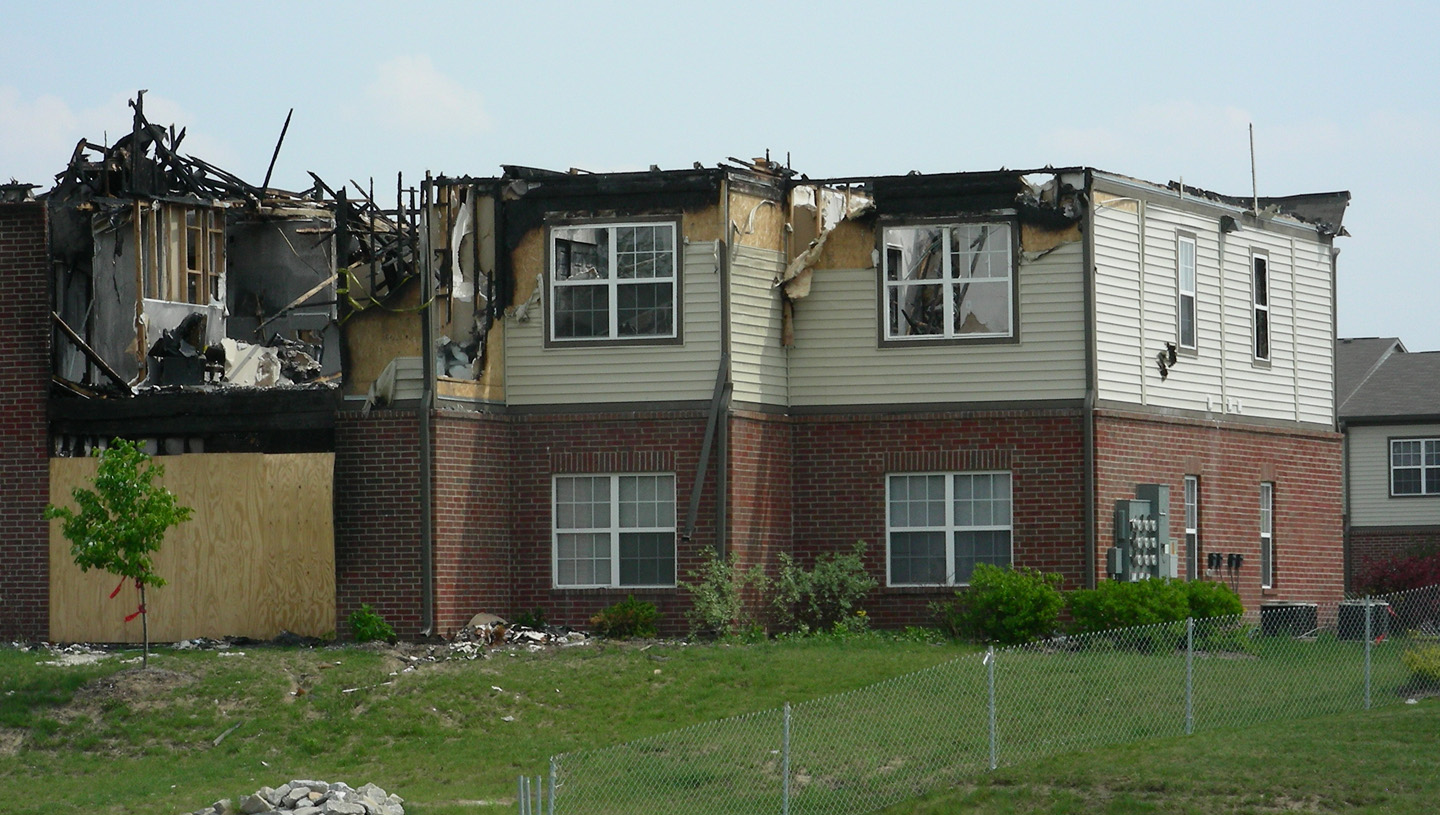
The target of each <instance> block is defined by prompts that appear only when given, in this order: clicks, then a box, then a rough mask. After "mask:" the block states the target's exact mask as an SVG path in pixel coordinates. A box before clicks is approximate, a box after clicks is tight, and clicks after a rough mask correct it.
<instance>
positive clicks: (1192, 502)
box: [1185, 475, 1200, 580]
mask: <svg viewBox="0 0 1440 815" xmlns="http://www.w3.org/2000/svg"><path fill="white" fill-rule="evenodd" d="M1199 576H1200V478H1199V476H1194V475H1187V476H1185V579H1186V580H1194V579H1196V578H1197V577H1199Z"/></svg>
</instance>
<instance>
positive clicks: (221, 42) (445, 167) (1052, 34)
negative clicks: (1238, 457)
mask: <svg viewBox="0 0 1440 815" xmlns="http://www.w3.org/2000/svg"><path fill="white" fill-rule="evenodd" d="M0 19H3V20H4V22H5V25H4V28H5V31H6V34H7V36H6V46H5V48H4V49H0V181H5V180H8V179H9V178H11V177H14V178H16V179H18V180H20V181H25V182H29V183H36V184H42V185H45V186H47V187H48V186H49V185H50V184H51V183H53V176H54V175H55V174H56V173H58V172H60V171H61V170H62V169H64V165H65V162H66V160H67V159H68V157H69V155H70V153H71V151H72V150H73V149H74V147H75V143H76V142H77V141H78V140H79V139H81V138H88V139H90V140H92V141H97V142H98V141H100V140H102V139H104V138H106V136H107V134H108V137H109V139H111V140H113V139H114V138H115V137H116V136H118V135H121V134H123V133H124V132H126V131H127V130H128V129H129V125H130V114H129V111H128V109H127V108H126V105H125V102H126V100H127V99H130V98H133V97H134V94H135V91H136V90H137V89H140V88H146V89H148V90H149V93H148V94H147V95H146V97H145V102H146V104H145V109H146V114H147V116H148V118H149V119H150V120H151V121H152V122H156V123H163V124H171V123H174V124H175V125H177V127H185V128H187V129H188V135H187V137H186V139H185V142H184V144H183V145H182V146H181V151H182V152H187V153H191V154H193V155H196V156H199V157H201V158H204V159H205V160H207V161H209V162H210V163H212V164H215V165H218V166H220V167H222V168H224V169H226V170H229V171H231V172H233V173H235V174H237V175H239V176H240V177H242V178H245V179H247V180H249V181H251V182H252V183H255V184H259V183H260V181H261V180H262V179H263V178H264V175H265V167H266V165H267V163H268V162H269V160H270V154H271V151H272V150H273V149H274V146H275V139H276V137H277V136H278V135H279V132H280V126H281V124H282V123H283V122H284V119H285V114H286V112H287V111H288V110H289V109H290V108H292V107H293V108H294V109H295V116H294V120H293V121H292V123H291V125H290V132H289V134H288V135H287V136H286V139H285V145H284V147H283V149H282V151H281V154H280V158H279V161H278V163H277V165H276V169H275V177H274V180H273V181H272V182H271V183H272V185H274V186H279V187H284V188H288V189H297V190H298V189H305V188H307V187H309V185H310V180H309V178H308V176H306V174H305V171H306V170H314V171H315V172H316V173H318V174H319V175H320V176H321V177H322V178H324V179H325V180H326V181H327V183H329V184H330V185H331V186H332V187H335V186H339V185H340V184H344V183H347V182H348V181H349V180H350V179H355V180H358V181H361V182H362V183H368V180H369V179H370V178H371V177H373V178H374V179H375V187H376V191H377V195H378V194H379V193H380V192H381V191H386V190H388V191H391V192H389V194H388V197H383V198H382V200H386V201H389V200H393V190H394V188H395V174H396V173H397V172H404V173H405V176H406V179H407V181H406V184H407V186H409V185H410V184H412V183H414V182H416V181H418V180H419V179H420V178H421V177H423V175H424V173H425V171H426V170H431V171H433V172H435V173H446V174H451V175H466V174H469V175H477V176H487V175H495V174H498V173H499V165H500V164H502V163H504V164H528V165H533V166H540V167H549V168H553V169H561V170H563V169H567V168H569V167H581V168H584V169H589V170H635V169H644V168H646V167H649V166H650V165H651V164H658V165H660V166H661V167H663V168H666V169H670V168H679V167H689V166H690V165H691V163H692V162H695V161H700V162H702V163H704V164H706V165H708V166H713V165H714V164H716V163H717V162H719V161H722V160H724V159H725V158H726V157H727V156H737V157H741V158H748V157H752V156H759V155H763V154H764V151H765V150H766V148H769V149H770V150H771V151H772V152H771V155H772V157H774V158H777V159H780V160H783V159H784V157H785V155H786V154H787V153H788V154H789V155H790V157H791V162H792V165H793V166H794V167H795V169H797V170H799V171H801V172H804V173H807V174H808V175H810V176H811V177H824V176H842V175H852V174H853V175H878V174H891V173H904V172H907V171H909V170H912V169H914V170H920V171H922V172H952V171H973V170H991V169H996V168H998V167H1010V168H1030V167H1041V166H1044V165H1047V164H1051V165H1055V166H1062V165H1089V166H1094V167H1098V168H1101V169H1105V170H1110V171H1114V172H1118V173H1123V174H1126V175H1131V176H1137V177H1140V178H1144V179H1147V180H1149V181H1155V182H1160V183H1164V182H1166V181H1169V180H1172V179H1178V178H1180V177H1182V176H1183V177H1184V179H1185V182H1186V183H1187V184H1192V185H1194V186H1198V187H1203V188H1206V189H1210V190H1214V191H1216V192H1222V193H1228V194H1233V195H1245V194H1248V193H1249V192H1250V161H1249V142H1248V136H1247V132H1246V127H1247V124H1249V123H1251V122H1253V123H1254V125H1255V148H1256V153H1257V157H1258V162H1257V163H1258V172H1257V175H1258V183H1259V192H1260V194H1261V195H1289V194H1294V193H1301V192H1322V191H1331V190H1340V189H1348V190H1350V191H1351V192H1352V193H1353V195H1354V198H1353V200H1352V202H1351V207H1350V210H1349V212H1348V213H1347V215H1346V219H1345V225H1346V227H1347V228H1348V229H1349V231H1350V232H1351V233H1352V234H1353V235H1354V237H1351V238H1340V239H1338V240H1337V245H1338V246H1339V247H1340V248H1341V249H1342V252H1341V255H1340V259H1339V305H1340V307H1339V333H1340V335H1341V336H1377V335H1378V336H1399V337H1400V338H1401V339H1403V340H1404V341H1405V344H1406V346H1407V347H1408V348H1410V350H1412V351H1419V350H1437V349H1440V319H1437V316H1436V315H1437V312H1440V266H1437V262H1436V260H1435V257H1436V253H1435V251H1434V249H1433V247H1431V246H1430V245H1429V244H1428V243H1427V241H1428V240H1431V239H1433V237H1434V236H1435V234H1436V232H1437V230H1436V229H1435V228H1434V226H1433V224H1434V223H1435V221H1436V216H1435V214H1434V213H1432V212H1430V209H1429V208H1430V206H1432V205H1431V204H1427V203H1426V201H1428V198H1426V196H1427V195H1429V194H1433V193H1434V192H1435V188H1436V185H1437V183H1440V159H1437V158H1436V155H1437V152H1440V45H1437V42H1440V4H1427V3H1386V2H1374V3H1369V4H1365V5H1364V6H1360V5H1358V4H1355V5H1350V6H1348V7H1344V8H1342V7H1340V6H1339V4H1332V3H1326V2H1317V1H1316V0H1311V2H1304V3H1288V2H1285V3H1274V2H1270V3H1255V2H1253V1H1252V2H1236V3H1201V2H1187V3H1183V4H1178V3H1166V2H1156V0H1148V2H1143V3H1100V2H1091V3H1084V4H1080V3H1064V4H1059V3H1057V4H1043V3H1021V2H1016V3H987V4H984V5H981V4H962V3H940V2H935V3H905V2H873V1H872V2H864V3H859V2H856V3H833V4H821V3H805V4H800V3H764V2H731V3H726V4H723V5H704V6H702V5H699V4H692V3H686V2H681V1H680V0H665V2H641V1H640V0H632V2H627V3H602V2H590V3H542V2H525V3H520V2H505V3H493V4H491V3H483V4H482V3H415V4H402V3H395V2H390V3H368V2H354V3H321V2H305V3H275V2H257V1H255V0H251V2H245V3H238V2H236V3H228V4H220V3H197V2H187V3H173V2H154V0H151V1H150V2H145V3H106V4H103V5H101V4H98V3H75V2H55V1H53V0H52V2H43V3H42V2H29V1H28V0H0ZM1426 190H1431V192H1430V193H1427V192H1425V191H1426Z"/></svg>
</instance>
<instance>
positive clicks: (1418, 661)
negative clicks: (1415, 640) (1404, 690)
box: [1400, 642, 1440, 688]
mask: <svg viewBox="0 0 1440 815" xmlns="http://www.w3.org/2000/svg"><path fill="white" fill-rule="evenodd" d="M1400 661H1401V662H1402V663H1404V664H1405V667H1406V668H1407V669H1408V670H1409V671H1410V684H1411V685H1412V686H1414V687H1417V688H1421V687H1423V688H1440V643H1433V642H1423V643H1420V644H1419V645H1416V646H1413V647H1411V648H1410V649H1409V650H1407V651H1406V652H1405V653H1403V654H1401V655H1400Z"/></svg>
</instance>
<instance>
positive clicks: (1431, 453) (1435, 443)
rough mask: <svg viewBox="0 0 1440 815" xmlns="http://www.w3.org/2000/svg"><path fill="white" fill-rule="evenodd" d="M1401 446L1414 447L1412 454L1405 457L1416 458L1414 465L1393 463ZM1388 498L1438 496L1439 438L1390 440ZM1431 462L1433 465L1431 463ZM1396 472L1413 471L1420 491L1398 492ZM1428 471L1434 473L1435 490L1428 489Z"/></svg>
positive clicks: (1439, 482) (1439, 473)
mask: <svg viewBox="0 0 1440 815" xmlns="http://www.w3.org/2000/svg"><path fill="white" fill-rule="evenodd" d="M1401 445H1406V446H1409V445H1415V447H1416V449H1415V450H1414V451H1413V452H1407V453H1406V454H1407V455H1414V456H1416V463H1415V464H1402V465H1397V464H1396V463H1395V457H1396V455H1397V453H1399V452H1400V451H1399V449H1398V448H1399V447H1400V446H1401ZM1389 447H1390V467H1389V471H1390V496H1391V497H1392V498H1423V497H1426V496H1435V495H1440V438H1411V439H1390V445H1389ZM1432 462H1433V463H1432ZM1397 470H1414V471H1415V472H1416V474H1417V475H1419V477H1420V489H1419V491H1417V492H1398V491H1396V489H1395V472H1396V471H1397ZM1428 471H1436V477H1435V487H1436V488H1435V489H1430V481H1431V479H1430V478H1428V477H1427V475H1428V474H1429V472H1428Z"/></svg>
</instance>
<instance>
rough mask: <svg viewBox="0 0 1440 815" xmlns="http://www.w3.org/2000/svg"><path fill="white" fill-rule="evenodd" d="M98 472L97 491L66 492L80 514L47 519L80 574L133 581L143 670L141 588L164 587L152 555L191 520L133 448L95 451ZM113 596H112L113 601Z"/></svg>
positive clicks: (146, 634)
mask: <svg viewBox="0 0 1440 815" xmlns="http://www.w3.org/2000/svg"><path fill="white" fill-rule="evenodd" d="M95 455H97V456H99V457H100V466H99V469H98V470H97V471H96V473H95V489H94V490H89V489H86V488H84V487H76V488H75V489H73V490H71V491H70V495H71V497H72V498H74V499H75V504H76V506H78V507H79V511H78V512H77V511H76V510H73V509H70V508H69V507H57V506H55V505H54V504H50V505H48V506H46V507H45V517H46V518H59V519H60V520H61V525H60V529H61V531H62V532H63V533H64V535H65V538H66V539H67V540H69V541H70V556H71V557H72V558H74V559H75V565H76V566H79V567H80V570H81V571H83V572H88V571H90V570H91V569H103V570H105V571H107V572H110V573H111V574H114V575H119V576H120V578H121V579H122V585H123V581H124V580H134V581H135V588H137V589H139V591H140V608H139V610H138V611H137V612H136V613H137V614H139V616H140V631H141V636H142V639H143V640H144V649H145V650H144V656H143V657H142V665H144V666H145V667H149V665H150V627H149V625H148V623H147V622H146V620H145V588H146V587H147V586H163V585H165V580H164V579H163V578H162V577H160V576H159V575H157V574H156V573H155V563H154V561H153V560H152V559H151V553H153V552H155V551H156V550H158V549H159V548H160V544H161V543H162V542H163V541H164V540H165V532H166V531H167V530H168V529H170V527H172V526H176V525H178V524H180V523H182V522H184V521H188V520H190V511H191V510H190V507H186V506H181V505H180V503H179V502H178V501H176V500H175V495H174V493H172V492H170V491H169V490H167V489H165V488H164V487H162V486H160V485H158V484H156V483H155V479H156V478H159V477H161V476H163V475H164V474H165V467H164V466H163V465H160V464H152V463H151V462H150V456H148V455H146V454H145V452H144V451H142V450H141V449H140V447H139V445H137V444H136V443H135V442H130V441H125V440H124V439H115V440H114V441H113V442H111V445H110V448H109V449H108V450H97V451H95ZM112 596H113V595H112Z"/></svg>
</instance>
